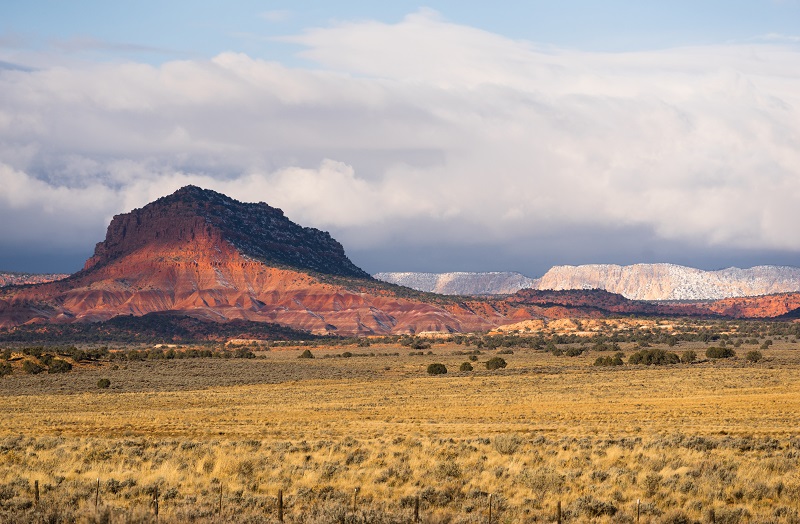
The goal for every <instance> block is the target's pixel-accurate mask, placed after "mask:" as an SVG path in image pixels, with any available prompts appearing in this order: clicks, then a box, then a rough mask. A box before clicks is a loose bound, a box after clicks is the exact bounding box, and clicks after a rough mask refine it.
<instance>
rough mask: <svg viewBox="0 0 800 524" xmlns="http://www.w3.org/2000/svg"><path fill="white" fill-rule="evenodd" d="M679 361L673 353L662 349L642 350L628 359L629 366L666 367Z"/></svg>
mask: <svg viewBox="0 0 800 524" xmlns="http://www.w3.org/2000/svg"><path fill="white" fill-rule="evenodd" d="M680 361H681V359H680V358H679V357H678V355H677V354H675V353H670V352H668V351H664V350H663V349H659V348H654V349H643V350H642V351H637V352H636V353H634V354H633V355H631V356H630V357H629V358H628V363H629V364H641V365H645V366H666V365H670V364H677V363H678V362H680Z"/></svg>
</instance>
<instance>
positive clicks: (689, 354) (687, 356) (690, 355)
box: [681, 349, 697, 364]
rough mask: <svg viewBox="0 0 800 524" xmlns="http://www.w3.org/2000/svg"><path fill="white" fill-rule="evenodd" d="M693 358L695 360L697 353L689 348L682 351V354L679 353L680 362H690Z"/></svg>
mask: <svg viewBox="0 0 800 524" xmlns="http://www.w3.org/2000/svg"><path fill="white" fill-rule="evenodd" d="M695 360H697V353H695V352H694V351H692V350H691V349H690V350H688V351H684V352H683V355H681V362H683V363H684V364H691V363H692V362H694V361H695Z"/></svg>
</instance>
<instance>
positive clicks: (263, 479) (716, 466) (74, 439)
mask: <svg viewBox="0 0 800 524" xmlns="http://www.w3.org/2000/svg"><path fill="white" fill-rule="evenodd" d="M705 347H706V345H705V344H703V343H699V342H687V343H681V344H680V345H678V346H677V347H674V348H669V349H670V350H671V351H675V352H676V353H678V354H680V353H682V352H683V351H686V350H688V349H694V350H695V351H696V352H697V354H698V355H702V353H703V351H704V348H705ZM464 349H465V348H464V347H463V346H456V345H454V344H452V343H449V344H435V345H434V346H433V347H432V348H431V349H430V351H431V352H432V353H433V354H427V353H428V350H426V351H425V352H424V353H426V354H423V355H418V354H416V355H409V350H408V348H405V347H400V346H392V345H375V344H374V345H373V346H372V347H369V348H358V347H351V348H344V349H343V348H341V347H338V348H335V347H334V348H312V351H313V353H314V354H315V356H316V357H317V358H315V359H298V358H297V356H298V355H299V353H300V350H299V349H292V348H288V349H280V350H277V349H273V350H272V351H264V352H259V353H258V355H259V357H260V358H257V359H210V358H203V359H191V360H166V361H157V362H155V361H145V362H139V361H134V362H127V363H124V364H120V365H117V366H116V367H117V369H112V364H110V363H95V364H91V365H82V366H77V367H76V369H75V370H73V371H72V372H70V373H66V374H58V375H47V374H41V375H35V376H32V375H23V374H18V373H15V374H13V375H10V376H6V377H3V378H0V394H2V395H3V402H2V405H0V417H2V420H3V423H2V426H0V507H2V508H3V509H2V510H0V511H2V515H5V517H3V516H0V521H3V520H2V519H3V518H6V519H7V521H9V522H25V521H35V519H36V516H37V515H38V516H42V515H44V516H49V517H52V518H51V519H50V521H53V522H57V521H58V520H57V519H56V517H58V516H60V517H65V516H66V517H70V516H71V517H72V518H74V519H77V520H78V521H82V522H93V521H97V522H100V521H109V520H112V521H120V522H146V521H148V519H152V518H153V517H152V514H153V511H152V509H151V508H149V507H148V502H149V500H150V499H151V498H152V493H153V491H154V489H155V488H156V486H157V487H158V490H159V494H160V495H159V497H160V508H159V509H160V519H161V521H162V522H164V521H177V522H184V521H195V522H211V521H214V520H215V519H216V521H219V522H274V521H276V518H277V514H276V512H275V505H276V497H277V493H278V490H279V489H282V490H283V493H284V500H285V506H286V515H285V520H286V521H287V522H409V521H410V520H411V518H412V512H413V506H414V500H415V499H416V498H417V497H419V500H420V514H421V518H422V520H423V521H424V522H487V519H488V504H487V503H488V494H490V493H491V494H493V515H492V518H493V522H547V521H553V519H554V517H555V507H556V504H557V503H558V502H559V501H561V503H562V507H563V510H564V519H565V521H569V522H634V521H635V519H636V512H637V510H636V501H637V499H640V500H641V505H640V506H639V512H640V518H641V522H673V523H678V522H694V521H697V522H711V521H712V518H713V520H714V521H715V522H800V517H798V509H800V472H798V458H799V457H800V432H798V428H800V344H798V343H796V342H793V341H792V342H789V341H788V340H787V341H777V342H776V343H775V344H774V345H773V346H771V347H770V348H769V349H766V350H764V351H763V353H764V356H765V357H766V358H765V359H764V360H762V361H761V362H759V363H755V364H754V363H750V362H747V361H745V359H744V358H742V357H743V355H744V353H745V351H744V350H745V348H741V349H739V350H737V352H738V354H739V356H738V357H737V358H736V359H730V360H721V361H709V362H699V363H695V364H690V365H689V364H679V365H675V366H664V367H642V366H630V365H624V366H619V367H608V368H605V367H602V368H600V367H594V366H593V365H592V363H593V362H594V361H595V359H596V358H597V357H598V356H599V355H606V354H607V352H606V353H600V352H596V351H586V352H584V353H583V354H582V355H580V356H576V357H567V356H558V357H557V356H554V355H552V354H551V353H548V352H543V351H535V350H533V349H516V350H515V352H514V354H504V355H502V357H503V358H505V359H506V360H507V361H508V367H507V368H506V369H503V370H498V371H487V370H486V369H485V368H484V366H483V365H482V363H483V362H485V361H486V360H487V359H488V358H490V357H492V356H495V351H483V352H482V353H481V354H479V355H477V358H478V360H477V361H476V362H473V363H472V364H473V365H474V366H475V371H472V372H457V371H455V370H458V368H459V365H460V364H461V363H463V362H465V361H467V360H468V356H467V355H466V354H460V355H456V354H454V353H455V352H462V353H464V352H465V351H464ZM473 349H474V348H473ZM621 349H622V350H623V352H625V353H626V355H630V353H632V352H633V351H634V350H635V349H637V348H635V347H634V345H633V344H629V343H623V344H621ZM344 350H347V351H350V352H352V353H354V354H356V355H358V354H362V355H364V356H353V357H351V358H341V357H339V358H322V357H325V356H326V355H328V356H334V355H338V354H341V353H342V352H343V351H344ZM370 353H374V354H375V356H369V354H370ZM394 353H399V355H397V356H395V355H394ZM432 362H441V363H444V364H445V365H446V366H447V368H448V370H450V372H449V373H447V374H446V375H442V376H429V375H427V373H425V369H426V367H427V365H428V364H430V363H432ZM99 378H108V379H109V380H110V382H111V387H110V388H109V389H98V387H97V381H98V379H99ZM97 479H100V485H101V490H100V497H99V509H97V510H96V509H95V496H96V482H97ZM35 481H39V484H40V486H41V500H42V503H41V505H40V507H39V508H38V509H36V508H33V507H30V506H31V501H32V500H33V496H34V495H33V485H34V482H35ZM355 488H359V492H358V495H357V503H356V508H355V511H353V507H352V504H353V492H354V489H355ZM220 491H221V492H222V498H221V499H220ZM220 500H222V505H221V512H222V515H221V516H220V515H218V513H219V512H220ZM37 512H38V513H37ZM712 513H713V516H712ZM53 519H56V520H53ZM104 519H105V520H104Z"/></svg>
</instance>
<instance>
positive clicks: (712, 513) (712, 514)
mask: <svg viewBox="0 0 800 524" xmlns="http://www.w3.org/2000/svg"><path fill="white" fill-rule="evenodd" d="M708 516H709V517H711V524H716V522H717V514H716V513H714V508H711V511H709V512H708Z"/></svg>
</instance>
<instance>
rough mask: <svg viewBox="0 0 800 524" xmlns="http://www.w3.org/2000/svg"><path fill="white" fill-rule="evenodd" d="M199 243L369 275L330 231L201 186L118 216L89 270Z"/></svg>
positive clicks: (283, 263) (279, 263)
mask: <svg viewBox="0 0 800 524" xmlns="http://www.w3.org/2000/svg"><path fill="white" fill-rule="evenodd" d="M193 242H196V243H198V244H202V243H208V244H209V245H211V244H213V245H217V244H223V243H225V244H228V245H230V246H231V247H232V248H233V249H234V250H235V251H237V252H238V253H239V254H240V255H242V256H244V257H248V258H252V259H254V260H257V261H260V262H263V263H265V264H268V265H271V266H276V267H291V268H294V269H301V270H308V271H315V272H319V273H325V274H329V275H340V276H350V277H358V278H369V275H368V274H367V273H366V272H364V271H362V270H361V269H359V268H358V267H357V266H356V265H355V264H353V263H352V262H351V261H350V259H348V258H347V256H346V255H345V253H344V248H343V247H342V245H341V244H339V243H338V242H337V241H335V240H334V239H333V238H331V236H330V235H329V234H328V233H327V232H325V231H320V230H318V229H314V228H310V227H302V226H299V225H297V224H295V223H294V222H292V221H291V220H289V219H288V218H286V217H285V216H284V215H283V211H281V210H280V209H277V208H274V207H270V206H268V205H267V204H265V203H263V202H262V203H259V204H248V203H243V202H238V201H236V200H234V199H232V198H228V197H226V196H225V195H222V194H220V193H217V192H215V191H209V190H204V189H200V188H199V187H195V186H186V187H184V188H182V189H179V190H178V191H176V192H175V193H173V194H172V195H169V196H166V197H163V198H160V199H158V200H156V201H155V202H153V203H151V204H149V205H147V206H145V207H143V208H141V209H134V210H133V211H131V212H130V213H126V214H124V215H117V216H115V217H114V219H113V220H112V221H111V224H110V225H109V226H108V232H107V234H106V239H105V241H103V242H100V243H99V244H97V247H96V248H95V253H94V256H93V257H92V258H90V259H89V260H88V261H87V262H86V265H85V267H84V269H86V270H88V269H91V268H93V267H95V266H102V265H105V264H108V263H110V262H113V261H114V260H117V259H119V258H120V257H123V256H126V255H130V254H132V253H135V252H137V251H138V250H140V249H142V248H147V249H150V250H153V249H159V248H163V247H166V248H167V249H169V248H170V246H175V245H179V244H185V243H190V244H191V243H193ZM217 258H220V257H217Z"/></svg>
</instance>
